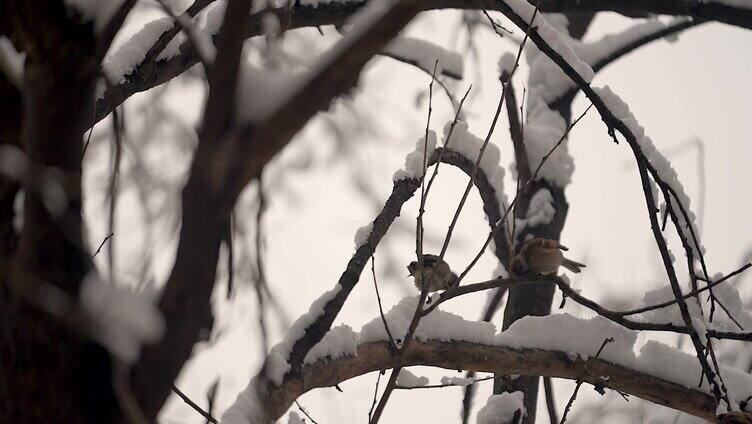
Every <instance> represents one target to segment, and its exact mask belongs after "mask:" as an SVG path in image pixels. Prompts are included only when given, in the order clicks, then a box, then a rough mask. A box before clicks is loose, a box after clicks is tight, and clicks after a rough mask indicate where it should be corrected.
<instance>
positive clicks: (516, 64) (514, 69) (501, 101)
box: [439, 5, 538, 281]
mask: <svg viewBox="0 0 752 424" xmlns="http://www.w3.org/2000/svg"><path fill="white" fill-rule="evenodd" d="M537 14H538V6H537V5H536V7H535V10H534V11H533V16H532V18H531V19H530V25H528V28H527V31H526V32H525V38H523V40H522V43H521V44H520V47H519V49H518V50H517V57H516V58H515V60H514V66H513V67H512V70H511V71H510V79H511V77H512V76H513V75H514V74H515V72H517V68H518V67H519V64H520V57H521V56H522V51H523V49H524V48H525V44H526V43H527V40H528V36H529V34H530V29H531V27H532V23H533V22H535V17H536V15H537ZM501 85H502V88H501V96H499V104H498V106H497V107H496V113H495V114H494V117H493V120H492V121H491V127H490V128H489V129H488V133H487V134H486V139H485V140H483V145H482V146H481V147H480V151H478V158H477V159H476V160H475V164H474V165H473V171H472V172H471V173H470V179H469V181H468V182H467V185H466V186H465V191H464V193H463V194H462V198H461V199H460V203H459V205H457V209H456V211H455V212H454V216H453V217H452V222H451V224H449V229H448V230H447V234H446V237H445V238H444V245H443V246H441V253H440V254H439V257H440V258H441V259H443V258H444V254H445V253H446V251H447V248H448V247H449V241H450V240H451V239H452V233H453V232H454V227H455V226H456V225H457V220H458V219H459V217H460V213H461V212H462V207H463V206H465V201H466V200H467V196H468V194H470V189H471V188H472V186H473V183H474V180H475V174H476V173H477V172H478V168H479V167H480V161H481V160H482V159H483V153H485V151H486V147H488V143H489V142H490V141H491V136H492V135H493V133H494V129H495V128H496V122H497V121H498V120H499V115H500V114H501V109H502V106H503V105H504V98H505V95H506V91H507V89H508V84H507V83H502V84H501ZM458 281H461V277H460V280H458Z"/></svg>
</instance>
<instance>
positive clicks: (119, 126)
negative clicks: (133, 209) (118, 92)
mask: <svg viewBox="0 0 752 424" xmlns="http://www.w3.org/2000/svg"><path fill="white" fill-rule="evenodd" d="M108 85H109V84H108ZM121 111H122V108H121ZM112 129H113V132H114V135H115V136H114V137H113V145H112V150H113V152H112V153H113V154H112V156H113V158H112V174H110V182H109V188H108V189H109V191H108V193H109V197H110V204H109V219H108V222H107V229H108V230H107V232H108V233H109V234H114V233H115V218H116V217H115V213H116V211H117V198H118V179H119V177H120V161H121V158H122V153H123V142H122V135H123V131H124V130H125V116H124V114H120V113H118V108H115V109H113V111H112ZM107 267H108V271H109V281H110V284H115V283H116V282H115V243H110V244H109V245H108V246H107Z"/></svg>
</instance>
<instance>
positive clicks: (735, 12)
mask: <svg viewBox="0 0 752 424" xmlns="http://www.w3.org/2000/svg"><path fill="white" fill-rule="evenodd" d="M71 1H84V0H71ZM196 3H202V4H201V6H200V7H203V6H204V5H205V4H203V3H206V0H201V1H196ZM215 3H217V4H222V3H224V2H215ZM258 3H259V4H261V3H262V2H258ZM364 3H365V2H363V1H360V0H352V1H339V0H337V1H317V0H307V1H301V2H296V3H295V5H294V6H293V7H292V8H291V9H289V10H288V9H287V7H286V6H284V7H278V8H275V9H272V11H271V13H274V14H277V15H278V16H284V17H285V22H286V23H287V25H288V29H295V28H303V27H316V26H323V25H342V24H343V23H344V22H345V20H346V19H347V18H348V17H349V16H350V15H352V14H353V13H355V12H357V11H358V10H359V9H360V8H361V7H362V5H363V4H364ZM487 3H488V4H486V5H485V6H486V8H487V9H488V10H502V9H503V8H504V7H505V6H504V3H502V2H501V1H499V2H487ZM192 7H193V6H192ZM572 7H574V8H576V9H577V10H578V11H594V12H596V11H613V12H617V13H622V14H624V15H626V16H630V17H646V16H651V15H657V14H666V15H675V16H682V15H688V16H692V17H694V18H695V19H696V20H697V21H698V22H699V21H706V20H710V21H713V20H715V21H719V22H724V23H727V24H731V25H738V26H741V27H743V28H748V29H752V9H749V8H745V7H742V6H740V5H727V4H722V3H719V2H708V1H705V0H690V1H687V0H681V1H680V0H671V1H668V2H660V3H655V4H654V3H650V4H640V5H639V6H638V5H636V4H635V5H632V4H630V3H629V2H625V1H624V0H602V1H594V2H587V3H582V2H572V4H571V5H568V4H561V2H559V1H554V0H543V1H541V2H540V9H541V11H543V12H566V11H568V10H569V9H570V8H572ZM450 8H459V9H478V8H479V3H478V2H477V1H467V0H435V1H432V2H430V3H429V4H428V5H426V6H425V9H424V10H442V9H450ZM190 10H191V9H189V11H190ZM194 13H195V11H194ZM264 13H266V12H262V11H258V12H255V13H254V14H253V15H252V24H251V27H250V28H249V29H248V32H247V36H248V37H254V36H258V35H261V34H263V31H262V28H261V27H262V25H261V21H262V18H263V15H264ZM177 28H178V27H177V26H174V27H173V29H172V30H171V31H170V33H169V34H170V37H169V38H170V39H171V38H172V37H174V36H175V34H177V33H178V30H177ZM215 32H216V30H215ZM179 44H180V43H179V42H177V43H176V44H172V47H171V49H174V50H173V51H177V50H179ZM157 45H158V43H155V44H154V46H157ZM149 50H150V51H151V50H152V49H149ZM158 50H160V51H161V49H158ZM196 63H198V55H197V54H196V52H195V51H190V49H188V51H185V52H182V53H181V54H179V55H177V56H175V57H173V58H172V59H170V60H168V61H162V62H160V61H158V60H157V59H156V58H152V57H149V55H147V58H146V60H145V61H143V62H141V63H140V64H138V65H137V66H136V67H134V71H136V72H132V73H131V75H129V78H128V80H127V81H125V82H123V83H122V84H119V85H117V86H115V87H112V88H110V89H108V90H107V92H105V94H104V95H103V96H102V97H100V99H99V100H98V101H97V112H96V116H97V119H96V120H97V121H99V120H101V119H103V118H104V117H105V116H107V114H109V113H110V112H111V111H112V109H114V108H115V107H116V106H118V105H120V104H121V103H122V102H123V101H125V100H126V99H127V98H128V97H130V96H131V95H133V94H135V93H137V92H141V91H145V90H148V89H151V88H153V87H155V86H157V85H159V84H162V83H164V82H166V81H168V80H169V79H171V78H173V77H175V76H177V75H179V74H181V73H182V72H184V71H185V70H187V69H188V68H190V67H191V66H193V65H195V64H196Z"/></svg>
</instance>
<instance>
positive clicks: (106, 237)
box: [91, 233, 115, 259]
mask: <svg viewBox="0 0 752 424" xmlns="http://www.w3.org/2000/svg"><path fill="white" fill-rule="evenodd" d="M114 235H115V234H114V233H110V234H107V236H105V238H104V239H103V240H102V242H101V243H99V247H98V248H97V251H96V252H94V254H93V255H91V259H94V257H95V256H97V255H98V254H99V252H101V251H102V247H104V244H105V243H107V241H108V240H109V239H111V238H112V236H114Z"/></svg>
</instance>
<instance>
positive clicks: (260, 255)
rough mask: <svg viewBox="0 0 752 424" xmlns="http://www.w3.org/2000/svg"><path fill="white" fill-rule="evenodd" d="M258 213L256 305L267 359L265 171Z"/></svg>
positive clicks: (260, 184) (260, 178)
mask: <svg viewBox="0 0 752 424" xmlns="http://www.w3.org/2000/svg"><path fill="white" fill-rule="evenodd" d="M257 198H258V211H257V212H256V272H257V278H256V281H255V283H256V284H255V286H256V304H257V305H258V323H259V329H260V331H261V349H262V352H261V353H262V355H263V356H262V357H266V354H267V352H268V351H269V346H268V343H269V342H268V335H267V330H266V317H265V309H266V308H265V306H266V302H264V292H265V291H266V290H265V289H267V285H266V268H265V267H264V233H263V228H264V225H263V221H264V212H266V195H265V194H264V180H263V169H262V170H261V172H260V173H259V176H258V195H257Z"/></svg>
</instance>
